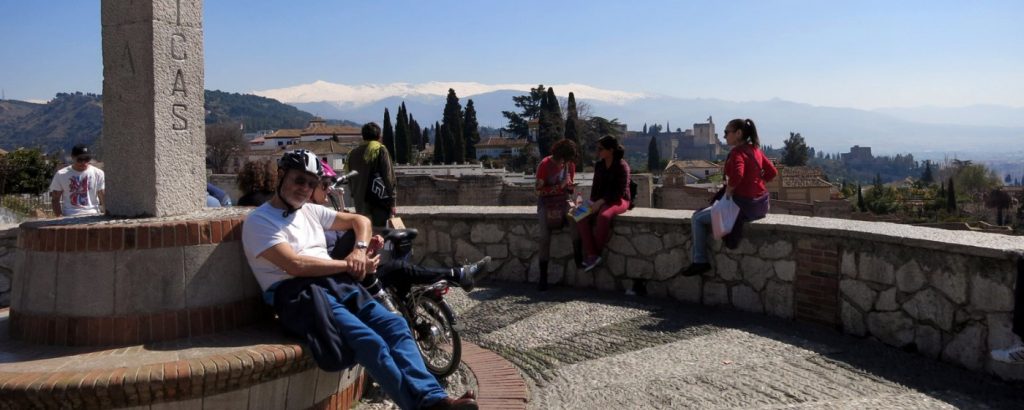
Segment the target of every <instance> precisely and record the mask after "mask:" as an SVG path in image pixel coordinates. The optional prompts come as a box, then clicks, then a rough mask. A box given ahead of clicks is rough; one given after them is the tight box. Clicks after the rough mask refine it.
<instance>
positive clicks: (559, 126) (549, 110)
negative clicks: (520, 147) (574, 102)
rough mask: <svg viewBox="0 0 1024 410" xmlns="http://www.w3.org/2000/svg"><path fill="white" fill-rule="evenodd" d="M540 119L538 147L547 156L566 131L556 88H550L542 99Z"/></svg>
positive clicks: (541, 154) (543, 155) (542, 155)
mask: <svg viewBox="0 0 1024 410" xmlns="http://www.w3.org/2000/svg"><path fill="white" fill-rule="evenodd" d="M540 107H541V108H540V119H539V121H538V126H539V129H538V134H539V135H538V137H537V148H538V149H539V150H540V156H541V157H545V156H547V155H548V154H549V153H550V152H551V146H552V145H554V143H555V142H556V141H558V140H560V139H562V137H563V135H564V134H565V131H564V129H563V122H562V109H561V108H560V107H559V106H558V97H556V96H555V89H554V88H552V87H549V88H548V91H547V93H546V94H545V96H544V98H543V99H542V100H541V105H540Z"/></svg>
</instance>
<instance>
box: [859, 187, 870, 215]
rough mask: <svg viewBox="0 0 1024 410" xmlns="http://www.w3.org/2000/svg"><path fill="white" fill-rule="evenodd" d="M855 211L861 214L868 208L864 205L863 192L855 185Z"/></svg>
mask: <svg viewBox="0 0 1024 410" xmlns="http://www.w3.org/2000/svg"><path fill="white" fill-rule="evenodd" d="M857 209H858V210H860V211H861V212H867V210H868V207H867V206H866V205H864V191H863V190H862V189H861V188H860V184H857Z"/></svg>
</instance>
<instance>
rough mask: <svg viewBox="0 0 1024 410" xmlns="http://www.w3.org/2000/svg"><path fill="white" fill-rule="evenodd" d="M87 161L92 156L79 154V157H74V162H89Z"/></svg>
mask: <svg viewBox="0 0 1024 410" xmlns="http://www.w3.org/2000/svg"><path fill="white" fill-rule="evenodd" d="M89 161H92V157H87V156H81V157H77V158H75V162H89Z"/></svg>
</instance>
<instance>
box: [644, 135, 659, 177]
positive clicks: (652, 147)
mask: <svg viewBox="0 0 1024 410" xmlns="http://www.w3.org/2000/svg"><path fill="white" fill-rule="evenodd" d="M660 166H661V154H659V153H658V140H657V139H656V138H654V137H651V142H650V143H649V144H647V171H648V172H650V173H652V174H658V173H661V169H660Z"/></svg>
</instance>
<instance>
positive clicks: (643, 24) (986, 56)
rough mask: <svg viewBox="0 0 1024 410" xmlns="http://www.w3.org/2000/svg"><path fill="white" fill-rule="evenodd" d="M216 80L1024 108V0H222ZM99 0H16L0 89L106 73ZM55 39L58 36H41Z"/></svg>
mask: <svg viewBox="0 0 1024 410" xmlns="http://www.w3.org/2000/svg"><path fill="white" fill-rule="evenodd" d="M204 7H205V10H204V28H205V54H206V84H205V85H206V88H207V89H220V90H225V91H231V92H243V93H248V92H252V91H255V90H267V89H275V88H285V87H291V86H295V85H299V84H308V83H312V82H315V81H317V80H322V81H328V82H333V83H343V84H388V83H399V82H404V83H427V82H435V81H436V82H441V81H461V82H479V83H490V84H501V83H527V84H529V83H544V84H555V83H578V84H586V85H589V86H593V87H597V88H601V89H608V90H617V91H622V92H631V93H646V94H660V95H667V96H673V97H680V98H718V99H723V100H728V101H758V100H770V99H775V98H778V99H783V100H789V101H796V102H802V103H807V104H812V105H819V106H835V107H850V108H860V109H877V108H884V107H915V106H940V107H957V106H968V105H979V104H993V105H1004V106H1010V107H1024V97H1020V96H1021V95H1024V81H1020V80H1019V78H1018V77H1019V74H1018V73H1017V71H1019V69H1018V68H1017V67H1020V66H1022V65H1024V44H1022V43H1021V42H1020V41H1019V39H1021V38H1024V26H1021V25H1019V24H1017V20H1019V18H1020V17H1021V16H1024V3H1021V2H1013V1H989V2H982V3H970V4H966V3H963V4H962V3H960V2H952V1H939V2H935V1H929V2H923V1H914V2H899V3H897V4H893V3H889V2H876V1H869V2H857V3H856V4H832V3H819V2H812V1H780V2H771V3H770V4H766V3H762V2H752V1H751V2H730V3H729V4H699V3H677V2H669V1H654V2H642V3H621V2H614V1H592V2H582V1H569V2H558V3H556V4H547V3H545V2H541V1H526V2H517V3H514V4H513V3H501V4H483V5H467V4H464V3H461V2H455V1H442V2H432V3H430V4H425V3H413V2H404V1H394V2H383V3H381V2H378V3H373V4H363V3H351V4H350V3H345V2H330V1H315V2H314V1H310V2H303V3H301V4H298V5H294V4H283V3H281V4H279V3H277V2H270V1H253V2H240V1H216V2H214V1H207V2H205V6H204ZM99 9H100V7H99V4H98V3H95V2H74V1H69V0H62V1H52V2H46V3H39V4H37V3H36V2H4V3H3V4H0V35H2V36H3V37H4V38H7V39H14V40H8V41H6V42H3V43H2V45H0V56H2V60H3V61H4V63H3V64H2V65H0V89H3V91H4V95H5V97H6V98H9V99H21V100H29V101H45V100H48V99H49V98H52V97H53V95H54V94H56V93H57V92H68V91H83V92H94V93H98V92H100V91H101V88H102V87H101V85H102V55H101V53H102V52H101V49H100V16H99ZM41 50H45V51H41Z"/></svg>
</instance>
